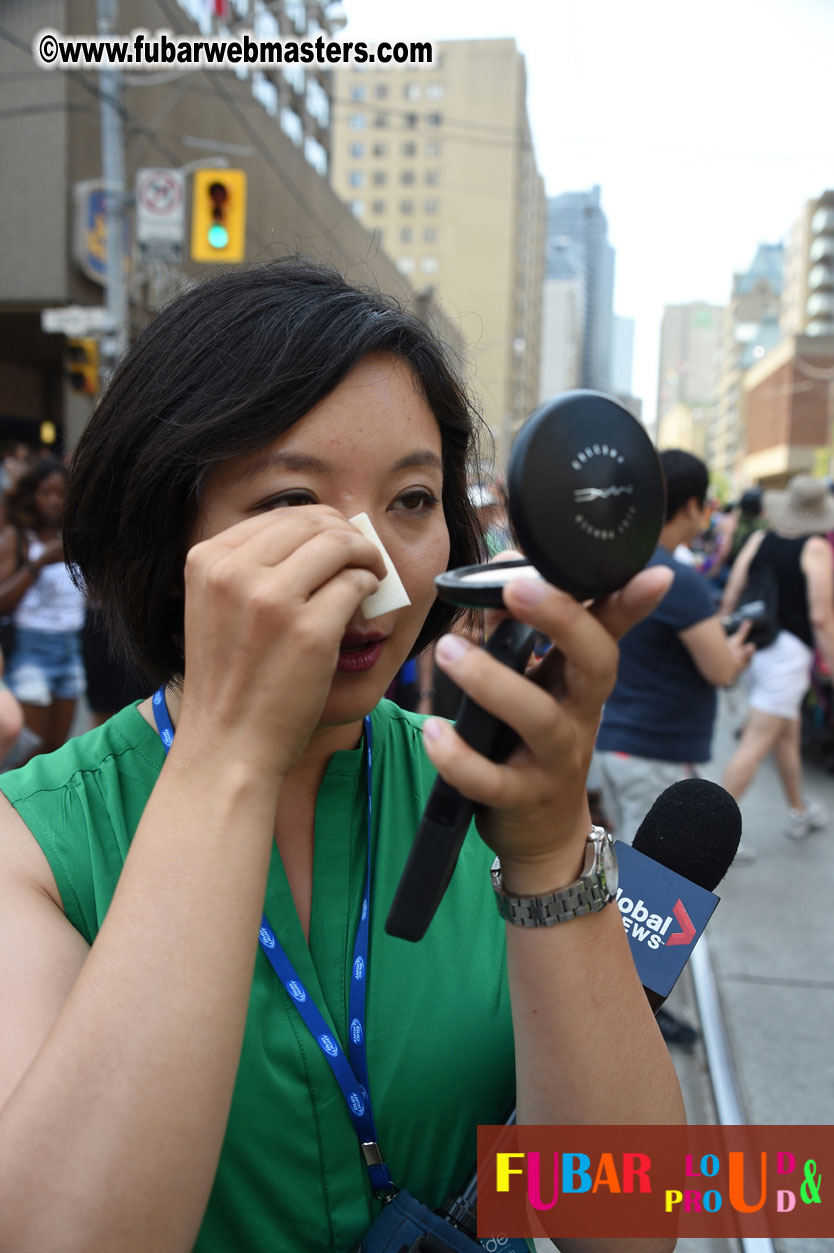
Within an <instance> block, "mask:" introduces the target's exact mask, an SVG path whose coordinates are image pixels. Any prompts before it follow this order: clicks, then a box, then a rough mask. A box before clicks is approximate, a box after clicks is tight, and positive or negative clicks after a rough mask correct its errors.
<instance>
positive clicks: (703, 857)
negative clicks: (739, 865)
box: [632, 778, 741, 892]
mask: <svg viewBox="0 0 834 1253" xmlns="http://www.w3.org/2000/svg"><path fill="white" fill-rule="evenodd" d="M740 842H741V810H740V809H739V807H738V805H737V804H736V801H735V798H734V797H733V796H731V795H730V793H729V792H728V791H727V790H726V788H723V787H721V785H720V784H719V783H713V782H712V780H711V779H699V778H692V779H679V780H678V782H677V783H673V784H672V785H671V786H670V787H667V789H666V791H665V792H661V794H660V796H658V798H657V800H656V801H655V803H654V804H653V805H652V807H651V809H650V810H649V812H648V813H647V814H646V816H645V818H644V819H643V821H642V822H641V823H640V826H639V828H638V830H637V834H636V835H635V837H634V841H633V843H632V848H636V849H637V852H638V853H642V854H643V856H644V857H651V859H652V861H657V862H660V864H661V865H662V866H667V867H668V868H669V870H674V871H675V873H676V874H679V875H683V877H684V879H689V880H690V882H692V883H697V884H698V885H699V887H702V888H705V889H706V890H707V892H713V891H715V889H716V888H717V887H718V885H719V883H720V882H721V880H722V879H723V878H724V875H725V874H726V873H727V871H728V870H729V869H730V866H731V865H732V863H733V858H734V857H735V855H736V853H737V852H738V846H739V843H740Z"/></svg>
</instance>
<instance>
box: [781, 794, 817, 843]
mask: <svg viewBox="0 0 834 1253" xmlns="http://www.w3.org/2000/svg"><path fill="white" fill-rule="evenodd" d="M827 822H828V810H827V809H826V807H825V805H821V804H820V803H819V801H809V802H808V804H807V805H806V806H805V808H804V809H789V810H788V829H787V831H786V832H785V835H786V836H787V837H788V839H789V840H803V839H804V838H805V836H806V835H810V834H811V832H812V831H819V830H820V828H821V827H824V826H825V824H826V823H827Z"/></svg>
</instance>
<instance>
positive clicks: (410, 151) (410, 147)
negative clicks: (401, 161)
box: [400, 140, 417, 157]
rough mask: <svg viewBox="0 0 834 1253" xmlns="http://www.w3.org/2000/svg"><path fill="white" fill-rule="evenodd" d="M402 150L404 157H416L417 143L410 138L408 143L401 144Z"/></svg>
mask: <svg viewBox="0 0 834 1253" xmlns="http://www.w3.org/2000/svg"><path fill="white" fill-rule="evenodd" d="M400 152H401V153H402V154H403V156H404V157H416V155H417V145H416V144H415V143H412V142H411V140H409V141H408V142H407V143H404V144H401V145H400Z"/></svg>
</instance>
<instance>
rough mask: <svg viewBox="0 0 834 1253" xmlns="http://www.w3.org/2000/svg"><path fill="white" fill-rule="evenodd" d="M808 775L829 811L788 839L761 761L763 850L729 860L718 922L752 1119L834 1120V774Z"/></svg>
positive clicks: (810, 789) (723, 738)
mask: <svg viewBox="0 0 834 1253" xmlns="http://www.w3.org/2000/svg"><path fill="white" fill-rule="evenodd" d="M731 699H733V698H731ZM729 704H730V702H729V701H728V699H727V698H726V697H724V698H723V699H722V704H721V709H720V713H719V719H718V726H717V729H716V736H715V743H714V759H713V762H712V764H711V766H710V767H709V770H708V771H707V773H708V774H709V775H710V777H711V778H714V779H716V780H717V781H719V782H720V779H721V772H722V768H723V765H724V763H725V762H726V761H727V759H728V758H729V756H730V754H731V753H732V751H733V748H734V747H735V744H736V741H735V739H734V738H733V730H734V729H735V726H736V725H737V719H736V716H735V714H734V709H733V708H730V707H729ZM735 707H737V702H735ZM805 784H806V790H807V794H808V795H809V796H814V797H817V798H818V799H819V800H821V801H823V802H824V803H825V804H826V805H828V808H829V810H830V812H831V822H830V823H829V826H828V827H827V828H825V829H823V830H822V831H819V832H817V833H815V834H813V835H810V836H808V837H807V838H806V839H804V840H788V839H786V838H785V837H784V835H783V834H782V831H783V828H784V825H785V821H786V816H787V812H786V804H785V800H784V797H783V794H782V790H781V787H780V785H779V780H778V776H777V774H776V770H775V768H774V766H773V765H772V764H771V763H770V761H767V762H765V764H764V765H763V766H762V768H761V770H760V771H759V774H758V776H757V778H756V780H755V781H754V783H753V785H752V787H751V788H750V790H749V791H748V792H747V793H746V795H745V796H744V797H743V798H742V801H741V811H742V819H743V830H744V840H745V843H746V844H748V845H750V846H751V847H752V848H753V849H754V850H755V852H756V854H757V857H756V860H755V861H754V862H753V863H752V864H750V865H741V866H737V867H732V868H731V869H730V871H729V873H728V874H727V877H726V879H725V880H724V882H723V883H722V884H721V885H720V886H719V888H718V894H719V895H720V896H721V904H720V905H719V907H718V909H717V910H716V912H715V914H714V915H713V918H712V920H711V922H710V925H709V931H708V938H709V946H710V954H711V956H712V961H713V966H714V969H715V977H716V981H717V983H718V989H719V994H720V997H721V1002H722V1007H723V1010H724V1015H725V1020H726V1023H727V1030H728V1034H729V1037H730V1044H731V1047H732V1051H733V1056H734V1060H735V1064H736V1068H737V1072H738V1080H739V1088H740V1093H741V1100H742V1105H743V1108H744V1110H745V1112H746V1114H747V1118H748V1121H749V1122H751V1123H834V1044H832V1040H834V909H832V904H831V901H832V887H834V775H832V774H828V773H827V772H825V771H823V770H821V769H819V768H817V767H814V766H812V765H806V767H805Z"/></svg>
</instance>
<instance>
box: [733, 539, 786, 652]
mask: <svg viewBox="0 0 834 1253" xmlns="http://www.w3.org/2000/svg"><path fill="white" fill-rule="evenodd" d="M769 539H770V536H769V535H765V537H764V539H763V540H762V542H761V544H760V545H759V548H758V551H757V553H756V555H755V557H754V558H753V560H752V561H751V563H750V569H749V571H748V573H747V583H746V584H745V587H744V591H743V592H742V594H741V604H740V605H739V607H738V609H737V610H736V611H735V613H733V614H730V616H729V620H728V619H725V622H724V629H725V630H726V631H727V632H728V634H730V633H731V631H732V630H738V628H739V626H740V625H741V622H742V620H743V619H744V618H749V619H750V620H751V622H752V624H753V625H752V627H751V628H750V634H749V635H748V636H747V640H748V642H749V643H750V644H755V646H756V648H769V647H770V645H771V644H772V643H773V642H774V640H775V639H776V636H777V635H778V634H779V630H780V627H779V584H778V583H777V581H776V571H775V570H774V569H773V566H772V565H771V564H770V561H769V559H768V555H767V546H768V540H769ZM728 621H729V622H730V624H731V625H730V627H728V625H727V624H728ZM732 623H735V626H734V627H733V626H732Z"/></svg>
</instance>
